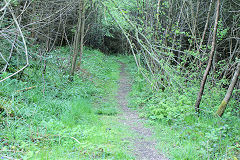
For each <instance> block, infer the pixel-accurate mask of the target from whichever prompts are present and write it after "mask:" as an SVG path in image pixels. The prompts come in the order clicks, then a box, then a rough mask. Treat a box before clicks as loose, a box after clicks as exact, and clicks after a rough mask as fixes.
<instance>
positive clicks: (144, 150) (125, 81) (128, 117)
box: [116, 63, 167, 160]
mask: <svg viewBox="0 0 240 160" xmlns="http://www.w3.org/2000/svg"><path fill="white" fill-rule="evenodd" d="M121 66H122V68H121V73H120V82H119V83H120V85H119V90H118V96H117V97H116V98H117V101H118V105H119V108H120V110H122V114H120V115H119V121H120V122H121V123H122V124H124V125H125V126H127V127H129V129H130V130H132V131H133V132H134V133H136V134H135V135H136V137H131V138H130V139H129V141H130V143H132V146H133V147H129V150H130V151H131V152H132V153H133V154H134V156H135V157H136V160H167V158H165V156H164V155H162V154H161V153H159V151H158V150H157V149H156V145H157V143H156V142H155V140H152V139H153V134H154V133H153V131H152V130H151V129H150V128H147V127H145V126H144V120H143V119H141V118H140V117H139V115H138V113H137V112H136V111H134V110H131V109H129V108H128V106H127V105H128V102H127V98H126V97H127V95H128V93H129V91H130V89H131V84H130V82H129V77H128V75H127V73H126V71H125V64H123V63H121Z"/></svg>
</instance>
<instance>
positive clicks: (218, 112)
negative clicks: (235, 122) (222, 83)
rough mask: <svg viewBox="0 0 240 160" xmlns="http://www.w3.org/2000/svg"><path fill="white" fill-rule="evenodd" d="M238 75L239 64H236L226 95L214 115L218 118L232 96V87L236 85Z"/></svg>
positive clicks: (239, 70)
mask: <svg viewBox="0 0 240 160" xmlns="http://www.w3.org/2000/svg"><path fill="white" fill-rule="evenodd" d="M239 74H240V62H238V65H237V69H236V71H235V73H234V76H233V78H232V82H231V84H230V86H229V87H228V90H227V93H226V95H225V97H224V99H223V101H222V103H221V104H220V106H219V108H218V110H217V112H216V114H217V115H219V116H220V117H221V116H222V115H223V113H224V111H225V109H226V107H227V104H228V102H229V100H230V98H231V96H232V92H233V89H234V86H235V85H236V83H237V80H238V76H239Z"/></svg>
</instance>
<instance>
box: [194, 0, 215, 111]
mask: <svg viewBox="0 0 240 160" xmlns="http://www.w3.org/2000/svg"><path fill="white" fill-rule="evenodd" d="M219 8H220V0H217V8H216V18H215V24H214V31H213V40H212V49H211V52H210V57H209V60H208V65H207V68H206V70H205V72H204V75H203V79H202V82H201V86H200V91H199V93H198V97H197V101H196V104H195V110H196V112H197V113H199V112H200V110H199V105H200V103H201V100H202V95H203V91H204V87H205V83H206V80H207V76H208V74H209V71H210V69H211V66H212V60H213V56H214V52H215V47H216V34H217V25H218V17H219Z"/></svg>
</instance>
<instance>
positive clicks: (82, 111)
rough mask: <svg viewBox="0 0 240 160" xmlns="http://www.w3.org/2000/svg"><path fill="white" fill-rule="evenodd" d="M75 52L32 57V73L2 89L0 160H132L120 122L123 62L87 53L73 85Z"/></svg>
mask: <svg viewBox="0 0 240 160" xmlns="http://www.w3.org/2000/svg"><path fill="white" fill-rule="evenodd" d="M32 52H34V51H32ZM70 52H71V51H70V49H69V48H59V49H57V50H55V51H53V52H52V53H50V54H49V56H46V57H43V59H41V58H40V59H39V58H37V57H34V54H33V58H35V59H34V60H31V65H30V67H29V68H27V69H26V70H25V71H24V72H23V73H22V74H21V75H18V76H16V77H14V78H13V79H9V80H7V81H5V82H4V83H1V84H0V91H1V92H0V130H1V132H0V148H1V149H0V158H2V159H7V158H17V159H132V157H131V156H129V153H128V152H127V149H126V148H125V146H126V143H128V142H127V141H124V140H123V139H124V137H125V136H127V135H126V134H123V133H126V132H125V131H124V130H125V128H124V126H121V125H119V123H118V122H117V120H116V118H115V115H116V114H118V113H119V111H118V109H117V107H116V106H117V102H116V99H115V96H116V92H117V89H118V83H117V81H118V79H119V73H120V65H119V63H118V59H119V57H115V56H105V55H104V54H103V53H101V52H99V51H97V50H91V49H85V50H84V57H83V62H82V66H81V69H80V68H79V66H77V68H78V71H77V72H76V74H75V76H74V81H73V82H70V81H69V80H68V78H69V76H68V72H69V68H70V67H69V66H70V59H71V58H70V55H69V53H70ZM42 60H45V61H42ZM44 62H45V64H46V70H45V71H44V67H43V66H44V64H43V63H44ZM8 74H9V73H3V74H2V75H0V76H1V78H3V77H6V76H7V75H8ZM29 87H32V88H29ZM25 88H28V89H26V90H25Z"/></svg>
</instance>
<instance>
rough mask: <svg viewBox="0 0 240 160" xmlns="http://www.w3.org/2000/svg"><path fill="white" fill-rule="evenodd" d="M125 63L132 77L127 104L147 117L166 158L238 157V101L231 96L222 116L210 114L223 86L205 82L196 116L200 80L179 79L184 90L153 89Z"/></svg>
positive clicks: (217, 103)
mask: <svg viewBox="0 0 240 160" xmlns="http://www.w3.org/2000/svg"><path fill="white" fill-rule="evenodd" d="M129 64H130V65H129V68H128V70H129V72H130V73H131V75H132V77H134V81H133V87H132V92H131V93H130V105H129V106H130V107H132V108H135V109H137V110H139V111H140V113H141V116H142V117H145V118H147V119H148V121H149V123H148V125H151V126H153V127H154V128H155V132H156V138H158V139H159V149H160V150H162V151H163V153H166V154H168V157H169V158H170V159H179V160H182V159H186V160H187V159H189V160H190V159H191V160H192V159H196V160H198V159H239V158H240V146H239V142H240V136H239V135H240V130H239V128H240V119H239V113H238V109H237V107H238V106H239V103H238V102H237V101H236V100H235V99H234V98H233V99H232V100H231V102H230V103H229V105H228V108H227V111H226V112H225V115H224V116H223V118H219V117H216V116H215V115H214V112H215V111H216V109H217V107H218V105H219V104H220V102H221V100H222V98H223V97H224V94H225V92H226V90H225V89H222V88H221V87H219V86H218V85H216V86H215V87H214V86H211V85H209V86H207V87H206V88H207V89H206V90H205V93H204V97H203V100H202V103H201V114H200V115H199V116H198V115H196V113H195V110H194V104H195V100H196V95H197V92H198V89H199V86H198V85H197V84H200V83H196V84H193V83H192V84H191V87H187V86H186V83H182V84H181V87H183V88H184V90H185V91H180V90H179V89H178V88H175V89H174V87H171V88H165V90H164V91H163V90H161V89H160V90H159V91H153V90H152V85H151V84H149V83H148V82H146V81H145V80H144V77H143V76H142V74H140V73H139V72H138V70H136V68H135V69H134V67H133V66H134V63H133V62H132V63H129ZM143 70H144V69H143ZM145 73H146V74H147V71H145ZM148 77H149V76H148ZM179 78H181V77H179ZM182 82H184V81H182ZM208 88H210V89H208ZM235 92H238V93H239V91H235ZM235 94H236V93H235Z"/></svg>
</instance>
